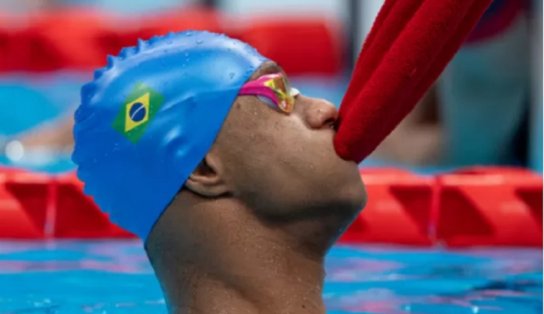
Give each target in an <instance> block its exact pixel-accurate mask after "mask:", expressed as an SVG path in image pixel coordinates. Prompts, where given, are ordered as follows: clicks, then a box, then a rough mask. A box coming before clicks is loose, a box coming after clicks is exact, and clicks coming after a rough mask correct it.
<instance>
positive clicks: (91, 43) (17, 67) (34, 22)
mask: <svg viewBox="0 0 544 314" xmlns="http://www.w3.org/2000/svg"><path fill="white" fill-rule="evenodd" d="M13 20H14V18H13V17H2V16H0V55H1V56H2V58H0V71H21V70H22V71H55V70H59V69H66V68H69V69H79V70H92V69H96V68H98V67H102V66H104V65H105V63H106V56H107V55H108V54H112V55H117V54H118V53H119V51H120V50H121V48H124V47H131V46H135V45H136V44H137V40H138V39H144V40H146V39H149V38H151V37H153V36H156V35H166V34H167V33H169V32H178V31H184V30H207V31H211V32H220V33H226V34H229V35H231V36H233V37H235V38H241V39H243V40H246V41H248V42H249V43H250V44H252V45H254V46H255V47H256V48H257V49H259V50H260V51H261V53H263V54H264V55H266V56H267V57H269V58H271V59H273V60H275V61H277V62H278V63H279V64H280V65H282V66H283V67H284V68H285V69H286V70H287V72H288V73H289V74H305V73H318V74H338V73H339V72H340V71H341V69H342V63H343V55H344V53H343V49H344V45H343V43H342V40H340V39H339V38H341V35H342V30H341V28H340V26H339V23H336V22H333V21H329V20H326V19H323V18H308V17H294V18H290V19H287V20H285V19H277V18H275V17H270V16H268V17H263V18H261V19H259V20H254V21H249V22H247V23H246V22H242V21H239V20H234V19H231V20H227V19H225V17H224V16H223V15H221V14H220V12H218V11H214V10H209V9H203V8H186V9H183V10H175V11H170V12H167V13H162V14H153V15H147V16H143V17H119V16H113V15H111V14H107V13H105V12H100V11H97V10H88V9H81V8H80V9H69V10H68V9H67V10H59V11H53V12H47V13H41V14H38V15H34V16H31V17H30V19H29V21H19V23H15V22H13ZM15 24H16V25H18V26H17V27H13V25H15Z"/></svg>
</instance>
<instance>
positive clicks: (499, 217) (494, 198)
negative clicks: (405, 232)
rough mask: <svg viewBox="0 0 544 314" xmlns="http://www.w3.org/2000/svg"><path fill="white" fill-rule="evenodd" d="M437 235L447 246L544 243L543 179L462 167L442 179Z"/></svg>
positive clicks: (510, 171)
mask: <svg viewBox="0 0 544 314" xmlns="http://www.w3.org/2000/svg"><path fill="white" fill-rule="evenodd" d="M438 184H439V189H440V194H439V201H438V204H439V205H438V206H439V212H438V218H437V237H438V239H439V240H441V241H443V242H444V243H445V244H446V245H448V246H452V247H455V246H478V245H505V246H537V247H540V246H542V178H541V177H540V176H539V175H537V174H534V173H528V172H527V171H525V170H515V169H506V170H501V169H499V168H491V169H483V168H480V169H472V170H464V171H461V172H460V173H453V174H448V175H443V176H440V177H439V178H438Z"/></svg>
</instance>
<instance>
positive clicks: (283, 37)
mask: <svg viewBox="0 0 544 314" xmlns="http://www.w3.org/2000/svg"><path fill="white" fill-rule="evenodd" d="M239 35H240V37H241V39H242V40H243V41H246V42H247V43H249V44H250V45H252V46H253V47H255V48H256V49H257V50H259V52H260V53H262V54H263V55H264V56H266V57H268V58H270V59H272V60H274V61H276V62H278V64H280V65H281V66H282V67H283V69H284V70H285V71H286V72H287V73H288V74H290V75H293V74H303V73H312V74H326V75H330V74H337V73H339V72H340V70H341V68H342V62H343V59H342V47H343V43H342V40H341V38H342V32H341V29H340V27H339V26H338V25H336V24H335V23H332V22H330V21H326V20H323V19H311V18H307V17H306V18H305V17H299V18H296V19H295V18H287V19H285V17H280V18H271V17H264V18H261V19H258V20H255V21H254V22H252V23H250V24H249V25H248V26H247V27H246V28H245V29H244V30H243V31H242V32H241V33H240V34H239Z"/></svg>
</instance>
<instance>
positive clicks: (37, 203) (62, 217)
mask: <svg viewBox="0 0 544 314" xmlns="http://www.w3.org/2000/svg"><path fill="white" fill-rule="evenodd" d="M133 237H134V235H132V234H131V233H129V232H127V231H125V230H123V229H121V228H119V227H118V226H116V225H114V224H112V223H111V222H110V221H109V219H108V217H107V215H105V214H104V213H102V212H101V211H100V209H98V207H97V206H96V205H95V203H94V202H93V201H92V199H90V198H89V197H87V196H85V195H84V194H83V185H82V183H81V182H80V181H79V180H77V178H76V177H75V175H73V174H70V175H63V176H49V175H46V174H39V173H32V172H27V171H24V170H13V169H8V170H6V169H4V168H0V238H3V239H44V238H78V239H83V238H92V239H97V238H133Z"/></svg>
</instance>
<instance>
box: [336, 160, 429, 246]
mask: <svg viewBox="0 0 544 314" xmlns="http://www.w3.org/2000/svg"><path fill="white" fill-rule="evenodd" d="M361 175H362V177H363V181H364V182H365V186H366V190H367V194H368V203H367V205H366V207H365V209H364V210H363V212H362V213H361V214H360V215H359V216H358V217H357V219H356V220H355V221H354V222H353V224H352V225H351V226H350V227H349V228H348V230H347V231H346V232H345V233H344V235H343V236H342V237H341V238H340V242H341V243H396V244H409V245H421V246H429V245H431V244H432V243H433V240H432V238H431V236H430V234H431V233H430V230H429V228H430V226H431V217H432V213H431V209H432V205H433V179H432V178H427V177H421V176H416V175H413V174H411V173H409V172H406V171H400V170H396V169H374V170H362V171H361Z"/></svg>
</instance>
